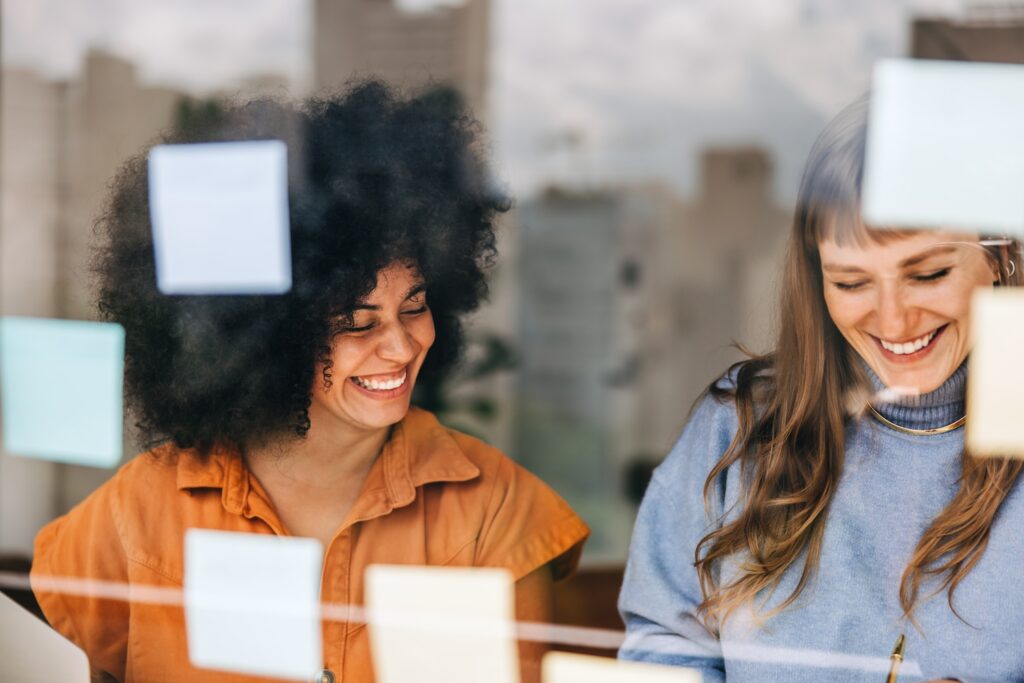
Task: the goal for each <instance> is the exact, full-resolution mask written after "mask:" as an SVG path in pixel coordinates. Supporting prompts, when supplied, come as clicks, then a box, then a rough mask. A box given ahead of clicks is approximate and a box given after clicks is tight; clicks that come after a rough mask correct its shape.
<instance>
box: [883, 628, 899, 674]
mask: <svg viewBox="0 0 1024 683" xmlns="http://www.w3.org/2000/svg"><path fill="white" fill-rule="evenodd" d="M889 659H890V660H891V661H892V664H890V665H889V675H888V676H886V678H885V683H896V678H897V676H899V671H900V663H901V662H903V634H902V633H901V634H900V637H899V638H897V639H896V647H894V648H893V649H892V654H891V655H890V656H889Z"/></svg>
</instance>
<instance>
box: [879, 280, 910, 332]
mask: <svg viewBox="0 0 1024 683" xmlns="http://www.w3.org/2000/svg"><path fill="white" fill-rule="evenodd" d="M876 310H877V315H878V333H879V334H880V335H881V336H882V338H883V339H886V340H888V341H902V340H903V339H904V338H905V337H907V336H908V335H909V334H910V333H911V331H912V330H913V328H914V315H915V308H914V307H913V306H912V305H910V302H908V301H907V298H906V293H905V292H904V291H903V290H902V288H901V287H900V286H899V285H898V284H897V283H895V282H885V283H883V284H882V286H880V287H879V288H878V304H877V309H876Z"/></svg>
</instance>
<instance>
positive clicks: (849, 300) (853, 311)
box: [825, 289, 865, 330]
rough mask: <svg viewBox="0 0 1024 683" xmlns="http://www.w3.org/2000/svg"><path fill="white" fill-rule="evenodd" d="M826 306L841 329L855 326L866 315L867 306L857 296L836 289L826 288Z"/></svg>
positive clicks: (833, 320)
mask: <svg viewBox="0 0 1024 683" xmlns="http://www.w3.org/2000/svg"><path fill="white" fill-rule="evenodd" d="M825 308H826V309H828V314H829V317H831V318H832V322H833V323H835V326H836V327H838V328H839V329H840V330H843V329H846V328H849V327H851V326H853V324H854V323H856V322H857V321H858V320H860V319H861V318H863V317H864V314H865V306H864V304H863V303H861V302H859V301H857V300H856V297H853V296H850V295H848V294H845V293H843V292H837V291H835V290H829V289H826V290H825Z"/></svg>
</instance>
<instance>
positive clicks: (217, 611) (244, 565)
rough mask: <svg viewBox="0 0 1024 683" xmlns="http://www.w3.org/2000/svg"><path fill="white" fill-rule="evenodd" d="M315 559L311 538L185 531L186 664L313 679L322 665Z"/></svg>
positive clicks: (318, 558) (317, 548) (318, 556)
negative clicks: (187, 661)
mask: <svg viewBox="0 0 1024 683" xmlns="http://www.w3.org/2000/svg"><path fill="white" fill-rule="evenodd" d="M322 560H323V547H322V546H321V544H320V542H319V541H317V540H315V539H310V538H296V537H282V536H270V535H262V534H247V533H237V532H230V531H210V530H206V529H189V530H188V531H187V532H186V534H185V580H184V584H185V585H184V588H185V627H186V632H187V637H188V656H189V660H191V662H192V664H193V665H194V666H196V667H198V668H203V669H219V670H222V671H233V672H238V673H244V674H252V675H259V676H272V677H278V678H288V679H294V680H306V681H309V680H313V677H314V676H315V675H316V673H317V672H319V671H320V669H321V667H322V665H323V648H322V645H321V635H320V633H321V631H320V568H321V563H322Z"/></svg>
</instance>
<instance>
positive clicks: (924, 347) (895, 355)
mask: <svg viewBox="0 0 1024 683" xmlns="http://www.w3.org/2000/svg"><path fill="white" fill-rule="evenodd" d="M948 326H949V323H946V324H945V325H942V326H941V327H937V328H935V329H934V330H932V331H931V332H927V333H925V334H923V335H921V336H919V337H914V338H912V339H907V340H905V341H899V342H895V341H888V340H885V339H881V338H880V337H875V336H874V335H872V339H874V340H875V344H877V345H878V347H879V348H880V349H881V350H882V352H883V354H884V355H885V357H886V358H889V359H890V360H894V361H899V362H908V361H912V360H917V359H918V358H921V357H923V356H925V355H926V354H927V353H928V352H929V351H931V349H932V348H933V347H934V346H935V340H937V339H938V338H939V337H940V336H941V335H942V333H943V332H945V330H946V328H947V327H948Z"/></svg>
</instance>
